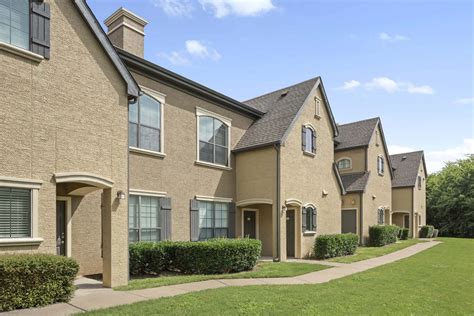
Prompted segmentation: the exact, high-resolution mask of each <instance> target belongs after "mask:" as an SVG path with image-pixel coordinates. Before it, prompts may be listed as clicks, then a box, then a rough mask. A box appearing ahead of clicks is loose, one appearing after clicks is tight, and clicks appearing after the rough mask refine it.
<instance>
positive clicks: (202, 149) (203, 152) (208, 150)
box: [199, 141, 214, 162]
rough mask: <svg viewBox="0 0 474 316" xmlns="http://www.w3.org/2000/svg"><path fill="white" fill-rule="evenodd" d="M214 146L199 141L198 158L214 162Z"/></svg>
mask: <svg viewBox="0 0 474 316" xmlns="http://www.w3.org/2000/svg"><path fill="white" fill-rule="evenodd" d="M213 149H214V146H213V145H212V144H208V143H205V142H202V141H200V142H199V160H201V161H207V162H214V159H213V158H212V157H213Z"/></svg>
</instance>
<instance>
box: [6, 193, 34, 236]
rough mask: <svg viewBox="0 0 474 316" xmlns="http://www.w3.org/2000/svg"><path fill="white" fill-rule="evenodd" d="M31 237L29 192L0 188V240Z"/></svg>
mask: <svg viewBox="0 0 474 316" xmlns="http://www.w3.org/2000/svg"><path fill="white" fill-rule="evenodd" d="M25 237H31V190H28V189H18V188H6V187H0V238H25Z"/></svg>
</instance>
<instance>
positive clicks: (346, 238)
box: [314, 234, 359, 259]
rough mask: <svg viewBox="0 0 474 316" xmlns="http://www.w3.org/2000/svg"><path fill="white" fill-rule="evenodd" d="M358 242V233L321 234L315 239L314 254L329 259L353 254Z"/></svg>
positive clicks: (319, 257) (318, 257)
mask: <svg viewBox="0 0 474 316" xmlns="http://www.w3.org/2000/svg"><path fill="white" fill-rule="evenodd" d="M358 244H359V237H358V236H357V235H356V234H334V235H320V236H318V237H316V239H315V241H314V256H315V257H316V258H317V259H327V258H332V257H340V256H347V255H353V254H354V253H355V251H356V250H357V246H358Z"/></svg>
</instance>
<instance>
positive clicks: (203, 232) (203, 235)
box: [199, 228, 213, 240]
mask: <svg viewBox="0 0 474 316" xmlns="http://www.w3.org/2000/svg"><path fill="white" fill-rule="evenodd" d="M212 237H213V236H212V228H200V229H199V240H206V239H209V238H212Z"/></svg>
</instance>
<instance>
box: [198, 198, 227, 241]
mask: <svg viewBox="0 0 474 316" xmlns="http://www.w3.org/2000/svg"><path fill="white" fill-rule="evenodd" d="M228 233H229V203H221V202H208V201H199V240H206V239H209V238H218V237H228Z"/></svg>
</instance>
